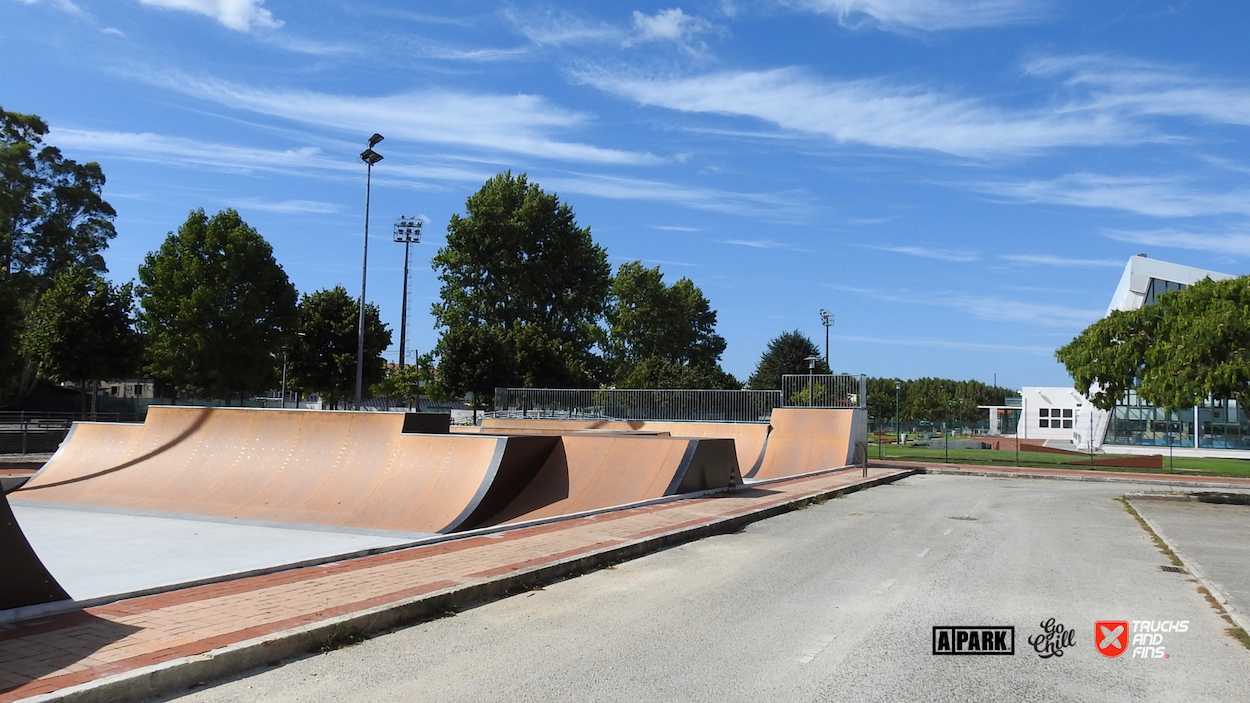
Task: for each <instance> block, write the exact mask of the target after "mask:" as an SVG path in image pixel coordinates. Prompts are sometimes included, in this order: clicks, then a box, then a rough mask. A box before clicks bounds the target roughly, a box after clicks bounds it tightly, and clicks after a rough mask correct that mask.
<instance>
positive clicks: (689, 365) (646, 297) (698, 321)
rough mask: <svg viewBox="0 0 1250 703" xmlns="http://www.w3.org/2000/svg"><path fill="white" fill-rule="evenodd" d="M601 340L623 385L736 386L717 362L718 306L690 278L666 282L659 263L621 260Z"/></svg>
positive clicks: (719, 345)
mask: <svg viewBox="0 0 1250 703" xmlns="http://www.w3.org/2000/svg"><path fill="white" fill-rule="evenodd" d="M604 317H605V319H606V322H607V325H608V329H607V339H606V342H605V344H604V348H605V356H606V362H607V365H608V370H609V373H610V374H611V377H612V379H613V381H614V382H615V383H616V385H617V386H619V387H622V388H739V387H741V384H739V383H738V382H737V380H736V379H734V378H733V376H731V375H730V374H728V373H726V372H725V371H724V370H723V369H721V368H720V364H719V361H720V357H721V354H722V353H724V351H725V339H724V338H723V337H721V336H720V335H718V334H716V311H715V310H713V309H712V306H711V304H710V303H709V302H708V300H707V298H705V297H704V296H703V291H701V290H699V288H698V286H696V285H695V284H694V282H693V281H691V280H690V279H689V278H682V279H680V280H678V281H677V282H676V283H674V284H673V285H672V286H667V285H665V284H664V274H662V273H660V267H659V266H656V267H655V268H646V267H644V266H643V265H642V262H641V261H633V262H630V263H627V264H622V265H621V266H620V268H619V269H617V272H616V276H615V277H613V279H612V287H611V289H610V296H609V301H608V307H607V310H606V313H605V316H604Z"/></svg>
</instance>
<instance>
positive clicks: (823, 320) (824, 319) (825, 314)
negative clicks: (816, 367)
mask: <svg viewBox="0 0 1250 703" xmlns="http://www.w3.org/2000/svg"><path fill="white" fill-rule="evenodd" d="M820 324H822V325H824V326H825V366H828V367H829V373H833V366H832V365H830V363H829V328H830V327H833V315H832V314H830V313H829V311H828V310H826V309H824V308H821V309H820Z"/></svg>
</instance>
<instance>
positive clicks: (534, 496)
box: [480, 442, 569, 527]
mask: <svg viewBox="0 0 1250 703" xmlns="http://www.w3.org/2000/svg"><path fill="white" fill-rule="evenodd" d="M568 497H569V458H568V455H567V454H566V453H565V450H564V442H557V443H556V444H555V446H554V447H552V449H551V454H550V455H549V456H548V457H547V460H546V461H545V462H543V465H542V468H541V469H539V470H538V473H537V474H536V475H535V476H534V478H533V479H532V480H531V481H530V482H529V485H528V486H526V487H525V490H523V491H521V493H520V495H518V496H517V497H516V499H515V500H513V501H512V502H511V503H509V504H508V506H507V507H506V508H504V509H503V510H500V511H499V512H498V513H496V514H495V515H494V517H491V518H490V519H488V520H485V521H483V522H482V523H481V525H480V526H481V527H490V526H493V525H498V524H501V523H505V522H508V521H509V520H515V519H516V518H518V517H521V516H522V515H528V514H530V513H532V512H534V511H536V510H541V509H543V508H545V507H547V506H549V505H552V504H553V503H559V502H560V501H562V500H566V499H568Z"/></svg>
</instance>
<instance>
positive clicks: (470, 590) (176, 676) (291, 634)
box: [21, 468, 921, 703]
mask: <svg viewBox="0 0 1250 703" xmlns="http://www.w3.org/2000/svg"><path fill="white" fill-rule="evenodd" d="M920 472H921V471H920V470H917V469H911V468H906V469H900V470H899V473H897V474H892V475H889V476H879V477H877V478H873V479H866V480H863V481H861V482H859V483H855V484H851V485H849V486H840V487H838V488H833V489H830V490H819V491H814V492H812V493H810V494H806V495H801V496H799V497H797V498H795V499H794V500H791V501H788V502H786V503H782V504H779V505H772V506H768V507H764V508H759V509H756V510H752V511H750V512H746V513H742V514H740V515H735V516H733V517H728V518H722V519H719V520H713V521H711V522H708V523H705V524H702V525H697V526H694V527H687V528H680V529H676V530H671V531H669V532H664V533H661V534H657V535H653V536H651V537H647V538H645V539H642V540H638V541H635V542H630V543H628V544H622V545H616V546H613V547H607V548H604V549H600V550H598V551H594V552H591V553H589V554H583V555H580V556H577V557H570V558H568V559H562V560H559V561H556V562H552V563H550V564H544V565H541V566H536V567H532V568H529V569H522V570H520V571H516V572H513V573H511V574H508V575H506V576H502V577H500V578H496V579H491V580H482V581H476V582H472V583H466V584H462V585H459V586H454V587H451V588H446V589H442V590H439V591H435V592H433V593H427V594H424V595H421V596H416V597H413V598H409V599H405V600H402V601H398V602H396V603H389V604H386V605H381V606H377V607H375V608H370V609H367V610H363V611H360V612H357V613H350V614H348V615H342V616H339V617H335V618H330V619H328V620H325V621H323V622H318V623H314V624H311V625H306V626H303V627H298V628H294V629H291V630H285V631H282V632H277V633H273V634H271V635H266V636H263V637H257V638H254V639H251V640H246V641H243V642H237V643H235V644H231V645H227V646H225V647H221V648H219V649H215V650H212V651H210V652H205V653H204V654H198V655H194V656H189V657H182V658H179V659H174V660H171V661H168V662H163V663H161V664H155V665H152V666H148V667H143V668H140V669H135V670H133V671H128V672H125V673H123V674H118V675H116V676H110V677H107V678H103V679H97V680H95V681H90V682H87V683H84V684H80V685H77V686H70V687H66V688H64V689H61V690H59V691H53V692H51V693H44V694H40V695H36V696H31V697H29V698H23V699H21V700H22V701H24V702H25V703H49V702H51V701H56V702H57V703H105V702H109V701H117V700H139V699H144V698H150V697H153V696H157V695H161V694H168V693H174V692H176V691H178V690H179V689H184V688H187V687H189V686H192V685H194V684H197V683H201V682H205V681H209V680H212V679H219V678H223V677H226V676H230V675H233V674H239V673H242V672H244V671H247V670H248V669H253V668H256V667H259V666H263V665H265V664H269V663H272V662H277V661H281V660H283V659H289V658H292V657H297V656H301V655H303V654H307V653H310V652H315V651H318V650H321V649H323V648H327V647H333V646H335V645H336V644H337V643H339V642H343V641H345V640H346V641H350V640H352V639H355V638H358V637H364V636H368V635H372V634H378V633H382V632H385V631H387V630H392V629H394V628H397V627H401V626H405V625H413V624H417V623H419V622H421V621H424V620H429V619H432V618H435V617H438V616H439V615H441V614H443V613H447V612H450V611H456V610H459V609H463V608H465V607H467V606H472V605H480V604H483V603H487V602H490V601H493V600H498V599H500V598H504V597H506V596H509V595H511V594H513V593H517V592H523V591H527V590H532V589H534V588H537V587H539V586H544V585H546V584H550V583H554V582H556V581H559V580H562V579H564V578H567V577H573V576H579V575H581V574H582V573H585V572H588V571H591V570H594V569H598V568H601V567H603V566H607V565H610V564H613V563H619V562H622V561H628V560H630V559H636V558H638V557H641V556H645V555H647V554H650V553H652V552H656V551H659V550H661V549H666V548H668V547H674V546H678V545H681V544H686V543H688V542H694V541H696V540H700V539H703V538H705V537H712V536H715V535H723V534H730V533H733V532H737V531H738V530H740V529H742V528H743V527H745V526H747V525H749V524H751V523H753V522H758V521H760V520H765V519H768V518H770V517H776V516H777V515H782V514H784V513H788V512H791V511H794V510H798V509H799V508H801V507H806V505H808V504H810V503H811V501H813V500H816V499H825V498H832V497H835V496H840V495H846V494H849V493H855V492H857V491H861V490H865V489H868V488H873V487H876V486H880V485H884V484H887V483H893V482H895V481H899V480H902V479H904V478H907V477H909V476H913V475H916V474H918V473H920Z"/></svg>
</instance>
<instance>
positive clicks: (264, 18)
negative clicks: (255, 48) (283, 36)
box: [139, 0, 282, 32]
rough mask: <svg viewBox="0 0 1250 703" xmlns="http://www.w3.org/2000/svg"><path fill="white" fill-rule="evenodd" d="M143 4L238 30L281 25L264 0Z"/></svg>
mask: <svg viewBox="0 0 1250 703" xmlns="http://www.w3.org/2000/svg"><path fill="white" fill-rule="evenodd" d="M139 2H140V3H142V4H144V5H149V6H151V7H160V8H164V9H167V10H182V11H184V12H191V13H194V14H197V15H204V16H205V17H211V18H213V19H215V20H217V21H218V22H220V23H221V24H222V25H223V26H225V27H229V28H230V29H233V30H235V31H239V32H249V31H251V30H252V29H254V28H256V27H264V28H269V29H274V28H277V27H281V26H282V22H281V21H279V20H277V19H275V18H274V16H273V13H271V12H270V11H269V10H266V9H265V8H264V7H262V5H263V4H264V0H139Z"/></svg>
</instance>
